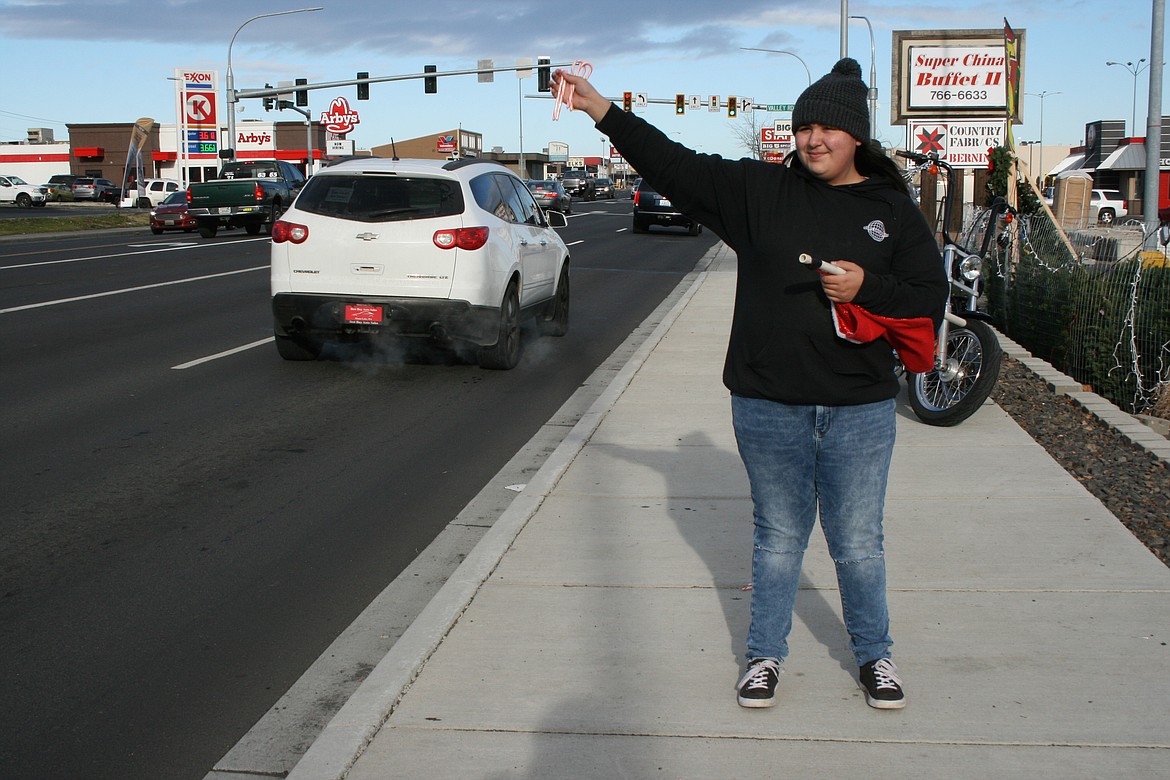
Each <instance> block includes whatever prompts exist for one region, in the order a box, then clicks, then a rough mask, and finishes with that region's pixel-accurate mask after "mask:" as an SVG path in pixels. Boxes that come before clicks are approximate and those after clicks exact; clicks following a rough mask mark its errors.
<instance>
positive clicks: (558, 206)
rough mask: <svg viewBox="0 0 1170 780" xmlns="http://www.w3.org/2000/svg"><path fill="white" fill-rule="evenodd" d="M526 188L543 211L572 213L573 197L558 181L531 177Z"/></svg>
mask: <svg viewBox="0 0 1170 780" xmlns="http://www.w3.org/2000/svg"><path fill="white" fill-rule="evenodd" d="M528 190H529V191H530V192H531V193H532V197H534V198H536V202H537V203H539V204H540V207H541V208H543V209H544V210H545V211H559V212H561V213H562V214H572V213H573V199H572V198H571V197H569V193H567V192H565V186H564V185H563V184H561V183H560V182H559V181H548V180H543V181H542V180H539V179H533V180H531V181H529V182H528Z"/></svg>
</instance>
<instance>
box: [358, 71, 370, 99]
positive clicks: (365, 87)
mask: <svg viewBox="0 0 1170 780" xmlns="http://www.w3.org/2000/svg"><path fill="white" fill-rule="evenodd" d="M357 77H358V80H359V81H360V80H362V79H368V78H369V77H370V74H369V72H368V71H364V70H363V71H362V72H361V73H359V74H357ZM357 89H358V100H369V99H370V85H369V84H358V85H357Z"/></svg>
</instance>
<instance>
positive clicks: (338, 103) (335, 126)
mask: <svg viewBox="0 0 1170 780" xmlns="http://www.w3.org/2000/svg"><path fill="white" fill-rule="evenodd" d="M360 121H361V120H359V119H358V113H357V111H354V110H353V109H352V108H350V107H349V101H348V100H346V99H345V98H343V97H335V98H333V102H332V103H330V104H329V110H328V111H324V112H322V113H321V124H323V125H325V129H326V130H327V131H329V132H330V133H335V134H336V135H345V134H346V133H349V132H351V131H352V130H353V126H354V125H356V124H358V122H360Z"/></svg>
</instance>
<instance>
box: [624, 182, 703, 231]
mask: <svg viewBox="0 0 1170 780" xmlns="http://www.w3.org/2000/svg"><path fill="white" fill-rule="evenodd" d="M651 225H661V226H662V227H684V228H686V229H687V232H689V233H690V234H691V235H692V236H697V235H699V233H701V232H702V231H703V226H702V225H700V224H699V223H698V222H696V221H695V220H693V219H691V218H690V217H688V216H687V215H686V214H683V213H682V212H681V211H679V210H678V209H677V208H676V207H675V206H674V205H673V204H672V203H671V202H670V201H669V200H667V199H666V198H664V197H662V196H661V195H659V194H658V192H657V191H655V189H654V187H652V186H651V185H650V182H648V181H646V180H645V179H642V182H641V183H640V184H639V185H638V189H636V190H634V232H635V233H646V232H648V231H649V230H650V226H651Z"/></svg>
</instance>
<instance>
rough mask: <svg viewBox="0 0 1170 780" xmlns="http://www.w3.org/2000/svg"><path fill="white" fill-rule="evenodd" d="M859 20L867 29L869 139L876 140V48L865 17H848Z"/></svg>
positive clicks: (867, 18) (867, 19)
mask: <svg viewBox="0 0 1170 780" xmlns="http://www.w3.org/2000/svg"><path fill="white" fill-rule="evenodd" d="M849 18H850V19H860V20H862V21H863V22H865V26H866V27H868V28H869V137H870V138H877V98H878V90H877V47H876V46H874V43H873V25H872V24H870V23H869V17H867V16H850V17H849Z"/></svg>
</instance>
